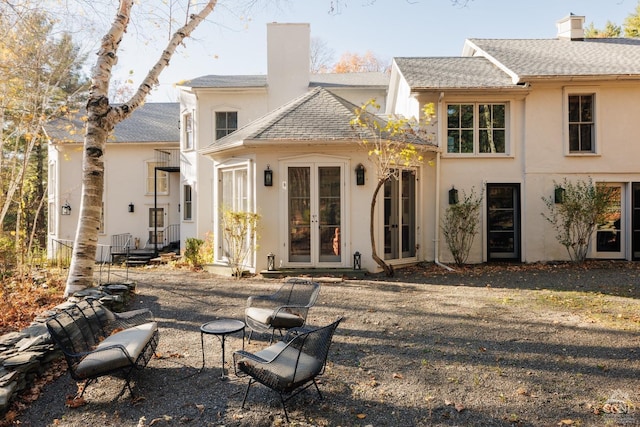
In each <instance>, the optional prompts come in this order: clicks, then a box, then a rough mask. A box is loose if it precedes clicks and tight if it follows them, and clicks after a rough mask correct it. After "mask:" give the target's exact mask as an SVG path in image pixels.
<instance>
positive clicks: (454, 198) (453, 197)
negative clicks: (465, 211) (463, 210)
mask: <svg viewBox="0 0 640 427" xmlns="http://www.w3.org/2000/svg"><path fill="white" fill-rule="evenodd" d="M449 204H450V205H457V204H458V190H456V187H454V186H451V190H449Z"/></svg>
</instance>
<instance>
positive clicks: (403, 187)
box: [384, 170, 416, 260]
mask: <svg viewBox="0 0 640 427" xmlns="http://www.w3.org/2000/svg"><path fill="white" fill-rule="evenodd" d="M415 256H416V174H415V172H414V171H412V170H404V171H401V172H400V173H399V175H398V177H397V178H395V177H394V178H390V179H388V180H387V181H386V182H385V184H384V259H385V260H395V259H405V258H411V257H415Z"/></svg>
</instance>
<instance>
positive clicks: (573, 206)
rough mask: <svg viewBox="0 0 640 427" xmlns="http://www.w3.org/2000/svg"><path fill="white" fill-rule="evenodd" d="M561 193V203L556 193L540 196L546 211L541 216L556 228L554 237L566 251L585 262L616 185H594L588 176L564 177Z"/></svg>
mask: <svg viewBox="0 0 640 427" xmlns="http://www.w3.org/2000/svg"><path fill="white" fill-rule="evenodd" d="M554 184H555V186H556V188H559V187H562V188H563V189H564V192H563V193H564V194H563V197H562V201H561V203H556V200H555V197H553V196H552V197H543V198H542V200H543V201H544V203H545V205H547V211H548V212H547V213H544V212H543V213H542V216H543V217H544V218H545V219H546V220H547V221H549V222H550V223H551V224H552V225H553V227H554V228H555V230H556V239H557V240H558V242H560V244H562V245H563V246H564V247H565V248H566V249H567V252H568V253H569V257H570V258H571V260H572V261H573V262H578V263H581V262H584V260H585V259H586V258H587V252H588V250H589V242H591V237H592V236H593V232H594V231H595V230H596V228H597V226H598V224H600V223H602V222H604V221H605V219H606V216H607V214H608V213H609V209H610V207H611V206H612V202H613V200H614V197H615V196H616V192H615V188H613V187H608V186H606V185H594V184H593V182H592V180H591V178H589V179H588V180H587V181H584V180H578V181H576V182H575V183H572V182H569V181H567V179H566V178H565V180H564V181H563V182H562V185H558V184H557V183H555V182H554Z"/></svg>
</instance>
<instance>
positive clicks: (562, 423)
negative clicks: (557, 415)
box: [558, 420, 573, 426]
mask: <svg viewBox="0 0 640 427" xmlns="http://www.w3.org/2000/svg"><path fill="white" fill-rule="evenodd" d="M558 425H559V426H572V425H573V420H561V421H560V422H559V423H558Z"/></svg>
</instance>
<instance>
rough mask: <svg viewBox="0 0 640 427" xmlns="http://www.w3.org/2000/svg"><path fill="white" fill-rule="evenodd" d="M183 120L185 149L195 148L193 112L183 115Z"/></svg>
mask: <svg viewBox="0 0 640 427" xmlns="http://www.w3.org/2000/svg"><path fill="white" fill-rule="evenodd" d="M182 122H183V123H182V129H183V130H184V135H183V137H184V149H185V150H191V149H192V148H193V114H191V113H186V114H185V115H184V116H182Z"/></svg>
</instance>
